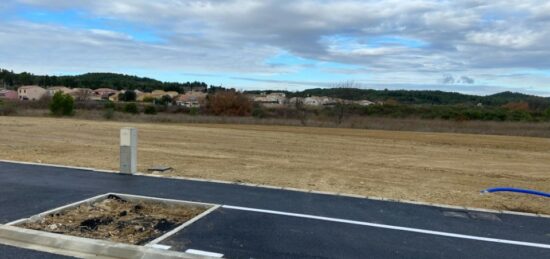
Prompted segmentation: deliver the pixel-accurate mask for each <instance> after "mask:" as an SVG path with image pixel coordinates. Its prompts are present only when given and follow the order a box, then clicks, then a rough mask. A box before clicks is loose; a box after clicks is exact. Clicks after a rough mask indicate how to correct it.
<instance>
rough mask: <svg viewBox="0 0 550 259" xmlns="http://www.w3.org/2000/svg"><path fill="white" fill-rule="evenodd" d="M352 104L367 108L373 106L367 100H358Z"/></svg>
mask: <svg viewBox="0 0 550 259" xmlns="http://www.w3.org/2000/svg"><path fill="white" fill-rule="evenodd" d="M353 103H354V104H357V105H359V106H369V105H373V104H375V103H374V102H371V101H369V100H359V101H354V102H353Z"/></svg>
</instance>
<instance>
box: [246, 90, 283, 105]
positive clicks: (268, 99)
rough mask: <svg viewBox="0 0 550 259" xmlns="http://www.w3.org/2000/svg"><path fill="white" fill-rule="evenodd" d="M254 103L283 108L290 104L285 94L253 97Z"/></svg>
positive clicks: (264, 94) (263, 94)
mask: <svg viewBox="0 0 550 259" xmlns="http://www.w3.org/2000/svg"><path fill="white" fill-rule="evenodd" d="M252 101H254V102H255V103H259V104H261V105H262V106H265V107H282V106H284V105H285V104H287V103H288V100H287V98H286V94H284V93H270V94H266V93H262V94H259V95H253V96H252Z"/></svg>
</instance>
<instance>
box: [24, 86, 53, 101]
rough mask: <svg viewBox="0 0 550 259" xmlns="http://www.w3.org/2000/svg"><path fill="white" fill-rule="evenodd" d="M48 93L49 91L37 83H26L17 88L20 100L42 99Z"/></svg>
mask: <svg viewBox="0 0 550 259" xmlns="http://www.w3.org/2000/svg"><path fill="white" fill-rule="evenodd" d="M47 94H48V91H46V89H44V88H42V87H40V86H37V85H26V86H21V87H19V88H18V89H17V96H18V98H19V100H24V101H27V100H28V101H37V100H40V99H42V97H44V96H45V95H47Z"/></svg>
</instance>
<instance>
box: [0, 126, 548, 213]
mask: <svg viewBox="0 0 550 259" xmlns="http://www.w3.org/2000/svg"><path fill="white" fill-rule="evenodd" d="M125 126H135V127H137V128H138V130H139V133H138V135H139V153H138V158H139V170H140V171H142V172H145V171H146V170H147V168H148V167H149V166H152V165H156V164H164V165H168V166H171V167H173V168H174V169H175V170H174V171H173V172H172V173H170V174H169V175H179V176H188V177H197V178H209V179H218V180H227V181H235V182H250V183H258V184H268V185H277V186H284V187H294V188H305V189H313V190H320V191H334V192H343V193H353V194H360V195H369V196H381V197H386V198H392V199H408V200H418V201H427V202H435V203H445V204H452V205H463V206H471V207H484V208H492V209H508V210H517V211H527V212H535V213H537V212H538V213H545V214H550V203H549V202H548V199H545V198H539V197H534V196H525V195H519V194H517V195H516V194H488V195H480V193H479V191H480V190H483V189H486V188H488V187H494V186H511V187H521V188H532V189H538V190H542V191H550V139H547V138H532V137H510V136H489V135H468V134H451V133H420V132H403V131H401V132H396V131H378V130H361V129H331V128H311V127H310V128H306V127H291V126H265V125H264V126H259V125H258V126H255V125H230V124H225V125H217V124H169V123H156V124H151V123H122V122H105V121H90V120H77V119H54V118H31V117H0V159H10V160H20V161H31V162H37V161H38V162H43V163H54V164H64V165H74V166H85V167H95V168H103V169H117V167H118V152H119V150H118V143H119V142H118V137H119V129H120V128H121V127H125Z"/></svg>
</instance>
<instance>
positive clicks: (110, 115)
mask: <svg viewBox="0 0 550 259" xmlns="http://www.w3.org/2000/svg"><path fill="white" fill-rule="evenodd" d="M114 115H115V109H114V108H107V109H105V112H104V113H103V118H105V119H107V120H110V119H112V118H113V117H114Z"/></svg>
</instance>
